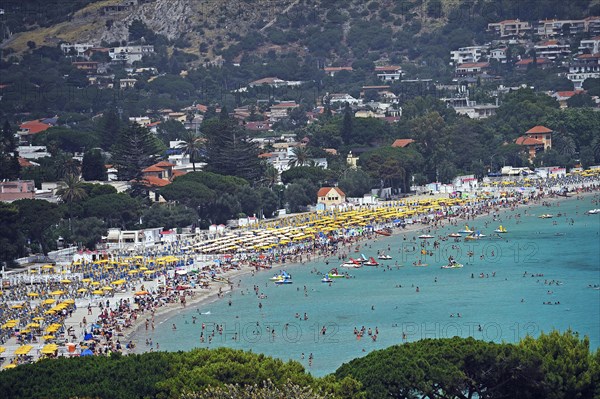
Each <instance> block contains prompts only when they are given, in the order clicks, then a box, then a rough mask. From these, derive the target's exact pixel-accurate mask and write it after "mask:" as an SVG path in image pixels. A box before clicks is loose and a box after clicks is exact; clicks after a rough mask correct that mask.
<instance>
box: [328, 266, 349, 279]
mask: <svg viewBox="0 0 600 399" xmlns="http://www.w3.org/2000/svg"><path fill="white" fill-rule="evenodd" d="M325 277H327V278H346V275H345V274H339V273H338V269H337V268H335V267H334V268H333V269H331V270H330V271H329V273H327V274H326V275H325Z"/></svg>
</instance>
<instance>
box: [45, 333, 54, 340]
mask: <svg viewBox="0 0 600 399" xmlns="http://www.w3.org/2000/svg"><path fill="white" fill-rule="evenodd" d="M42 338H44V339H45V340H46V341H50V340H51V339H54V335H50V334H48V335H44V336H43V337H42Z"/></svg>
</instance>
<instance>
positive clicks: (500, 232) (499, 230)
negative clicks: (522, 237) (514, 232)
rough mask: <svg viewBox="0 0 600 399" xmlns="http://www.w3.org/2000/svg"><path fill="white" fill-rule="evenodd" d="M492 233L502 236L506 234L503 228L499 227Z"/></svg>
mask: <svg viewBox="0 0 600 399" xmlns="http://www.w3.org/2000/svg"><path fill="white" fill-rule="evenodd" d="M494 233H499V234H504V233H508V231H507V230H506V229H505V228H504V226H502V225H500V226H499V227H498V228H497V229H496V230H494Z"/></svg>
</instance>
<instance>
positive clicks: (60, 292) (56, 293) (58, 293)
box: [50, 290, 65, 296]
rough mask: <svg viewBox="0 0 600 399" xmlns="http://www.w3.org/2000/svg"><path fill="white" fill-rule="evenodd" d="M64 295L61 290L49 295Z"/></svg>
mask: <svg viewBox="0 0 600 399" xmlns="http://www.w3.org/2000/svg"><path fill="white" fill-rule="evenodd" d="M64 293H65V292H64V291H62V290H56V291H52V292H51V293H50V295H56V296H58V295H64Z"/></svg>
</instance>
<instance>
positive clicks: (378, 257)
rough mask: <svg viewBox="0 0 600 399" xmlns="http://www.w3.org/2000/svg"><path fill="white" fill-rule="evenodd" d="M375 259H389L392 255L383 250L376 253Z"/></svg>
mask: <svg viewBox="0 0 600 399" xmlns="http://www.w3.org/2000/svg"><path fill="white" fill-rule="evenodd" d="M377 259H379V260H390V259H392V257H391V256H390V255H387V254H386V253H385V252H384V253H381V254H379V255H377Z"/></svg>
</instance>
